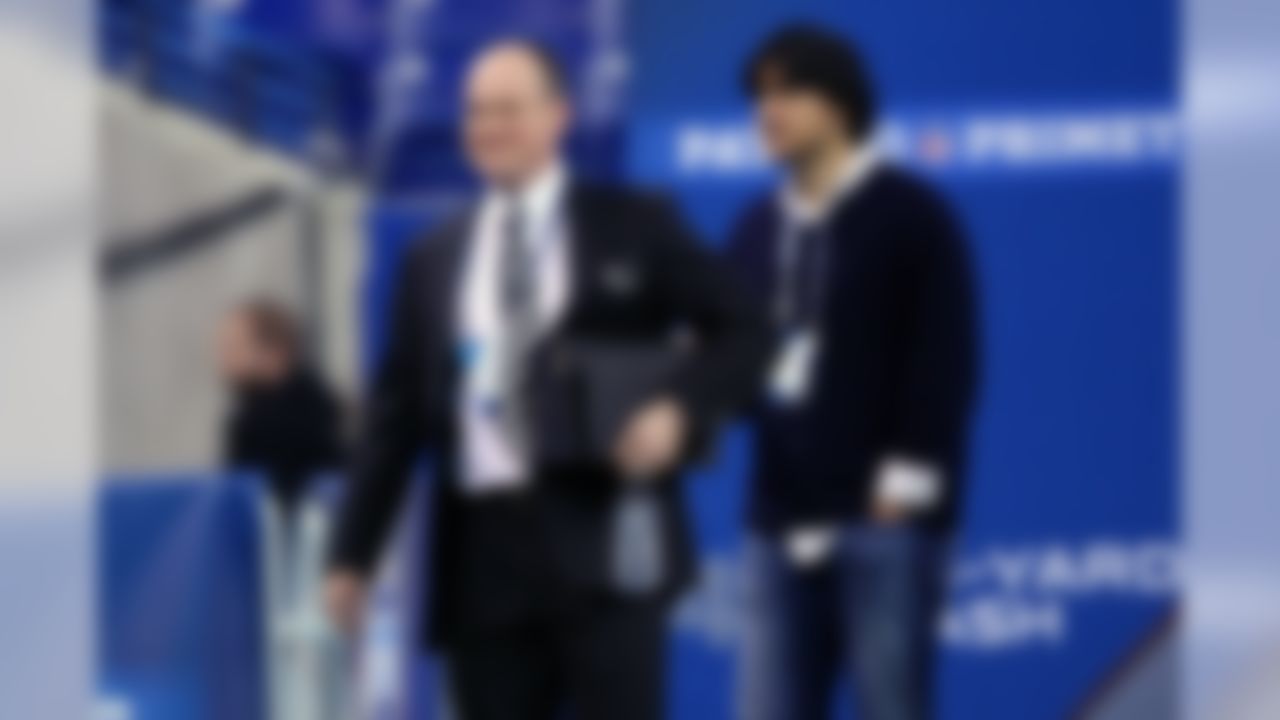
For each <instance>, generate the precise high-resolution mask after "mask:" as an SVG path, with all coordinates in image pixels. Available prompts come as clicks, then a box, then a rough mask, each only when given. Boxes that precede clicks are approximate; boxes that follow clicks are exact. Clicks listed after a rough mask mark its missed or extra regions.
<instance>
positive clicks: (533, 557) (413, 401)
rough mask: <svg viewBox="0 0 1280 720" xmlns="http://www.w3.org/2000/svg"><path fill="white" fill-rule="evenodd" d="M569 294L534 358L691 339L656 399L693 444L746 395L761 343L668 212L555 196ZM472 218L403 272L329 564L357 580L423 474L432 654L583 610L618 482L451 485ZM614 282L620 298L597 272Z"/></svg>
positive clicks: (625, 202) (678, 524) (747, 310)
mask: <svg viewBox="0 0 1280 720" xmlns="http://www.w3.org/2000/svg"><path fill="white" fill-rule="evenodd" d="M567 202H568V205H569V207H568V213H567V214H568V219H569V224H570V227H569V238H570V239H569V241H570V242H571V243H572V251H571V255H572V262H573V268H572V273H571V275H572V279H571V282H572V283H573V294H572V299H571V304H570V307H569V308H567V310H566V313H565V316H564V318H563V321H562V323H561V324H560V326H559V327H558V329H557V330H556V331H555V332H553V333H552V334H551V336H550V337H548V338H545V339H544V340H543V343H544V347H545V346H546V345H554V344H555V343H557V342H562V341H570V340H593V341H594V340H605V341H613V340H616V341H619V342H631V341H660V340H661V339H662V338H664V337H666V336H667V335H668V334H669V333H670V332H671V331H672V329H673V328H677V327H681V326H688V327H690V328H691V329H692V330H693V331H694V332H695V334H696V336H697V338H698V349H697V351H696V352H695V353H694V355H693V357H692V359H691V361H690V362H689V363H688V364H687V365H685V366H684V367H683V369H682V371H681V372H679V373H678V374H677V376H676V377H674V378H673V380H672V382H671V383H670V386H669V388H667V390H668V391H669V393H670V394H671V395H672V396H674V397H675V398H676V399H678V400H679V401H680V402H681V403H682V404H683V406H684V408H685V409H686V411H687V412H688V414H689V416H690V417H691V419H692V421H693V424H694V425H695V426H696V427H697V428H699V429H706V428H711V427H714V426H715V425H716V424H717V423H718V422H719V421H720V420H721V419H722V418H724V417H725V416H726V415H728V414H729V413H731V412H733V411H734V409H735V406H736V405H737V404H738V403H740V402H743V401H745V400H746V399H747V397H748V396H749V395H750V393H751V392H752V390H753V389H754V388H755V386H756V385H757V382H758V375H759V372H760V368H761V366H762V364H763V360H764V357H765V350H766V346H767V342H768V340H767V331H766V330H765V327H764V324H763V321H762V316H761V314H760V313H759V312H757V309H756V307H755V306H754V305H753V304H752V303H751V302H750V301H749V300H748V299H747V297H746V295H745V294H744V293H742V292H740V291H739V290H738V289H737V287H736V286H735V284H734V282H733V281H732V280H731V273H729V272H728V271H727V270H722V268H721V267H719V266H718V265H717V263H716V262H715V261H714V259H713V257H712V256H711V255H710V254H709V253H708V252H707V251H705V250H704V249H703V248H702V246H701V244H700V243H699V242H698V240H697V239H696V238H695V237H694V236H693V235H692V234H691V233H690V232H689V230H688V229H687V228H686V227H685V225H684V224H683V222H682V221H681V220H680V218H679V217H678V216H677V214H676V212H675V211H674V210H673V209H672V208H671V207H670V206H669V205H668V204H666V203H665V202H662V201H660V200H657V199H656V198H652V197H648V196H644V195H641V194H637V193H634V192H629V191H625V190H620V189H612V188H603V187H591V186H582V185H575V186H572V187H571V189H570V191H569V193H568V198H567ZM469 218H470V213H465V214H464V216H463V217H460V218H458V219H456V220H454V221H452V222H449V223H447V224H445V226H444V227H442V228H441V229H440V230H438V231H437V232H435V233H434V234H432V236H431V237H429V238H428V239H427V240H426V241H425V242H421V243H419V244H418V245H417V246H416V247H415V248H414V250H413V251H412V252H411V255H410V257H409V258H408V260H407V262H406V265H405V268H404V272H403V276H402V280H401V281H400V283H399V288H398V299H397V301H396V303H395V310H394V317H392V318H391V322H392V325H393V327H392V330H391V337H390V347H389V349H388V351H387V354H386V357H385V359H384V360H383V362H382V365H381V367H380V368H379V370H378V372H377V377H376V380H375V384H374V387H373V391H372V397H370V398H369V401H368V407H367V408H366V413H367V418H366V421H365V423H364V432H363V436H362V440H361V441H360V442H359V446H358V449H357V453H356V459H355V465H354V471H353V472H354V478H353V480H354V482H353V484H352V490H351V495H350V497H349V499H348V501H347V502H346V503H345V506H344V508H343V510H342V513H341V517H340V520H339V525H338V531H337V537H336V544H335V547H334V554H333V561H334V563H336V564H337V565H339V566H344V567H348V568H354V569H356V570H359V571H361V572H366V573H367V572H369V571H371V570H372V568H373V567H374V564H375V560H376V558H377V556H378V554H379V550H380V548H381V547H382V545H383V542H384V538H385V536H386V534H387V531H388V529H389V528H390V527H391V525H392V520H393V516H394V514H395V510H396V508H397V506H398V504H399V502H400V498H401V497H402V495H403V491H404V487H405V483H406V478H407V476H408V474H409V470H410V466H411V465H412V464H413V462H414V459H415V458H416V457H417V456H418V455H419V454H420V452H421V451H422V450H424V449H427V450H430V451H432V454H433V456H434V457H435V459H436V461H437V462H436V470H437V477H436V479H437V482H436V484H435V490H434V492H435V501H434V502H433V503H432V505H433V507H434V522H433V533H432V534H433V544H434V548H433V552H432V554H431V557H432V561H433V571H432V586H431V597H430V598H429V600H430V602H431V604H432V612H431V622H430V623H429V626H430V627H431V629H432V630H433V637H434V640H436V641H437V642H449V641H450V640H452V639H454V638H456V637H459V636H461V635H464V634H466V633H468V632H472V631H483V630H486V629H490V628H493V627H496V626H500V625H502V624H503V623H513V622H519V621H521V620H522V619H526V618H529V617H532V616H534V615H535V614H536V613H540V612H544V611H548V610H564V609H568V608H573V607H576V606H577V605H578V604H579V603H583V602H590V601H592V600H593V599H596V598H598V597H599V595H600V594H601V593H604V592H606V587H607V579H606V578H607V575H606V573H607V563H606V544H607V543H606V535H607V515H608V512H607V511H608V509H609V508H610V507H611V502H610V500H611V499H612V498H613V497H614V495H615V493H616V491H617V489H618V488H619V487H620V484H619V482H618V481H617V479H616V478H615V477H613V474H612V473H611V472H610V471H608V470H605V469H603V468H596V469H594V470H592V469H587V468H582V469H579V470H577V471H572V472H566V471H560V472H539V473H538V477H537V478H536V482H535V484H534V491H533V492H531V493H527V494H525V495H522V496H520V497H517V498H510V499H496V500H495V499H484V500H477V499H468V498H464V497H462V496H461V495H460V493H459V492H458V488H457V484H456V482H455V481H456V468H455V459H456V458H455V447H456V444H457V443H456V440H457V439H458V430H457V428H456V427H455V425H456V420H457V417H456V414H457V411H456V397H457V394H458V390H459V387H458V385H459V383H458V378H459V369H458V367H457V362H456V352H455V346H456V329H455V327H454V318H455V317H456V316H457V313H456V309H455V298H457V297H458V290H457V288H458V281H459V278H460V275H461V272H462V265H463V264H465V256H466V253H465V252H464V250H465V246H466V244H467V242H468V240H469V237H470V219H469ZM620 264H621V265H625V266H627V267H628V268H629V269H630V270H631V271H632V274H633V275H634V278H633V279H634V280H635V282H634V283H631V284H632V285H633V286H634V287H632V288H630V290H631V291H630V292H618V288H617V287H616V285H617V283H616V282H610V280H609V278H608V275H609V273H610V268H616V267H618V266H619V265H620ZM661 488H662V489H661V497H662V507H663V510H664V526H665V528H666V547H667V548H668V551H669V557H668V558H667V559H668V567H670V568H673V569H674V570H675V572H673V573H670V574H669V582H668V583H667V586H666V587H664V588H663V594H664V595H669V594H670V593H674V592H675V591H676V590H678V589H679V588H680V587H681V586H682V585H683V584H685V583H686V582H687V581H688V580H689V577H690V574H691V572H692V555H691V548H690V544H689V537H688V531H687V528H686V523H685V518H684V516H683V513H682V507H681V503H680V501H679V489H678V487H677V486H676V485H675V484H674V483H672V482H669V481H668V482H664V483H662V484H661Z"/></svg>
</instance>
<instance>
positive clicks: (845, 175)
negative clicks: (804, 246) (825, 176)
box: [779, 145, 880, 225]
mask: <svg viewBox="0 0 1280 720" xmlns="http://www.w3.org/2000/svg"><path fill="white" fill-rule="evenodd" d="M879 165H880V154H879V153H878V152H877V151H876V150H875V149H874V148H872V147H871V146H866V145H863V146H858V147H855V148H854V149H852V150H850V151H849V154H848V155H847V156H846V157H845V161H844V165H843V166H842V167H841V168H840V174H839V175H838V176H837V177H836V183H835V186H834V187H833V188H832V189H831V192H830V193H828V194H827V196H826V198H824V199H823V200H821V201H820V202H813V201H812V200H810V199H808V198H806V197H804V196H803V195H801V194H800V193H799V191H798V190H797V189H796V187H795V185H794V184H792V183H790V182H788V183H787V184H785V185H784V186H783V188H782V191H781V193H780V196H779V204H780V206H781V208H782V212H783V215H784V216H785V217H786V218H787V220H788V221H790V222H794V223H797V224H801V225H807V224H809V223H814V222H821V221H823V220H825V219H826V218H827V216H829V215H830V214H831V211H832V210H833V209H834V208H835V207H836V205H838V204H839V203H840V202H841V201H842V200H844V199H846V198H847V197H849V196H850V195H852V194H853V193H854V192H855V191H857V190H858V188H860V187H862V185H863V184H865V183H866V180H867V178H868V177H870V176H871V174H872V172H873V171H875V169H876V168H877V167H879Z"/></svg>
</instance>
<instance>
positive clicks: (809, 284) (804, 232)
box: [774, 223, 831, 327]
mask: <svg viewBox="0 0 1280 720" xmlns="http://www.w3.org/2000/svg"><path fill="white" fill-rule="evenodd" d="M806 236H807V237H806ZM806 244H809V245H811V247H808V248H806V247H804V246H805V245H806ZM830 245H831V233H830V230H829V229H828V228H827V226H826V224H825V223H822V224H814V225H810V226H807V227H806V226H801V225H799V224H797V223H788V224H787V229H786V230H785V234H784V236H783V241H782V243H781V247H780V248H779V252H778V283H777V288H778V289H777V292H776V293H775V296H774V316H775V320H776V321H777V324H778V325H779V326H781V327H790V326H792V325H795V324H797V323H799V322H804V321H808V322H813V321H815V320H817V319H818V318H817V317H803V318H802V317H800V313H801V311H802V309H807V310H808V311H809V312H810V313H811V314H812V315H814V316H817V315H819V314H820V313H821V308H822V303H823V302H824V300H825V297H826V292H827V282H828V277H827V276H828V267H827V265H828V263H827V261H828V255H829V253H830ZM806 250H807V251H808V252H807V253H806ZM806 261H807V262H806ZM802 297H804V298H805V300H807V303H806V302H801V298H802Z"/></svg>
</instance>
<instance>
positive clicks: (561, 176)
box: [486, 161, 569, 228]
mask: <svg viewBox="0 0 1280 720" xmlns="http://www.w3.org/2000/svg"><path fill="white" fill-rule="evenodd" d="M568 184H569V173H568V171H567V170H566V168H565V166H564V164H563V163H562V162H560V161H556V162H554V163H552V164H551V165H549V166H547V167H546V168H544V169H543V170H541V171H540V172H539V173H538V174H537V175H535V176H534V177H533V179H532V180H531V181H530V182H528V183H527V184H526V185H525V186H524V187H523V188H520V189H519V190H517V191H515V192H504V191H500V190H498V189H496V188H490V189H489V190H488V192H487V193H486V204H488V205H489V206H490V207H492V208H494V209H495V210H505V209H507V208H508V207H510V203H511V202H513V201H514V202H517V203H519V205H520V209H521V210H522V212H523V213H524V222H525V223H526V224H527V226H528V227H534V228H536V227H545V225H546V223H548V222H551V221H553V220H554V218H555V216H556V213H557V212H558V211H559V210H560V201H561V199H562V198H563V197H564V194H565V191H566V189H567V187H568Z"/></svg>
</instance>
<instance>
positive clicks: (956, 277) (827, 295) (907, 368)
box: [731, 26, 977, 720]
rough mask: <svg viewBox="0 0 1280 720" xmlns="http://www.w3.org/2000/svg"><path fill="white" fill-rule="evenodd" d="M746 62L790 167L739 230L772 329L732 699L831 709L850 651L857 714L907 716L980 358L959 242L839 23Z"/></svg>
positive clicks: (775, 146) (739, 253)
mask: <svg viewBox="0 0 1280 720" xmlns="http://www.w3.org/2000/svg"><path fill="white" fill-rule="evenodd" d="M745 84H746V89H747V91H748V92H749V94H750V95H751V97H752V98H753V99H754V100H755V103H756V109H757V117H758V122H759V127H760V130H761V133H762V135H763V137H764V142H765V145H766V147H767V149H768V151H769V153H770V155H771V156H772V157H773V158H775V159H776V160H777V161H778V162H779V163H780V164H781V166H782V169H783V171H784V174H785V181H784V184H783V186H782V187H781V188H780V189H779V191H778V192H776V193H773V194H770V195H768V196H766V197H764V198H762V199H760V200H759V201H757V202H755V203H754V204H752V205H751V206H750V208H749V209H748V210H747V211H746V212H745V213H744V214H743V216H742V218H741V220H740V222H739V223H738V225H737V228H736V230H735V231H734V234H733V238H732V242H731V253H732V254H733V257H734V260H735V264H736V266H737V267H738V268H739V270H740V271H741V272H742V273H743V275H744V276H745V278H746V280H747V282H749V283H750V286H751V287H757V288H762V289H764V291H765V292H767V294H768V297H769V298H771V300H772V308H771V310H772V319H773V321H774V329H775V334H776V340H777V341H776V350H775V355H774V360H773V365H772V367H771V369H770V371H769V377H768V379H767V382H766V388H765V393H764V394H765V397H764V400H763V401H762V402H761V405H760V410H759V412H758V414H757V417H756V420H757V425H758V428H757V429H758V435H757V440H758V443H757V446H756V457H755V468H754V478H753V485H752V488H751V499H750V531H751V533H750V537H749V539H748V551H747V553H748V554H747V563H748V575H749V581H748V582H749V587H750V589H749V603H750V605H749V610H748V611H749V613H750V615H749V617H750V620H749V625H750V627H749V630H748V632H749V633H750V639H749V640H748V642H747V643H746V645H745V648H746V651H745V657H744V658H743V675H742V678H741V684H742V687H741V689H742V695H741V701H742V703H743V704H742V715H743V716H744V717H746V718H760V719H761V720H764V719H768V720H804V719H806V718H819V717H825V716H826V714H827V712H828V709H829V700H830V696H831V689H832V684H833V682H834V680H835V678H836V674H837V672H838V670H839V669H840V668H841V667H843V668H846V670H847V671H848V672H850V673H851V676H852V679H853V681H854V683H853V684H854V687H855V692H856V696H857V698H858V700H859V701H860V706H861V708H862V710H863V712H862V713H860V716H861V717H866V718H868V720H899V719H901V720H908V719H910V720H919V719H922V718H926V717H929V716H930V697H931V695H930V689H931V684H932V666H933V659H934V658H933V646H934V634H935V625H934V617H935V613H936V611H937V607H938V602H939V600H940V598H941V593H942V585H943V578H944V572H945V563H944V559H945V549H946V540H947V538H948V537H949V534H950V532H951V529H952V527H953V524H954V521H955V517H956V511H957V509H958V507H959V505H960V500H961V495H962V482H961V470H962V468H963V464H964V462H963V461H964V445H965V434H966V427H967V424H968V423H967V421H968V416H969V409H970V405H971V402H972V399H973V395H974V387H975V377H976V374H977V359H976V350H975V347H976V341H975V329H974V298H973V290H972V287H971V283H972V279H971V277H970V270H969V261H968V256H967V250H966V248H965V245H964V242H963V241H962V239H961V237H960V231H959V229H958V228H957V227H956V225H955V222H954V221H953V219H952V217H951V213H950V212H949V211H948V209H947V208H946V206H945V204H944V203H943V202H942V201H941V199H940V198H939V197H938V196H937V195H936V194H935V193H934V192H933V191H931V190H930V189H929V188H927V187H926V186H924V185H923V184H921V183H920V182H919V181H918V180H916V179H915V178H913V177H911V176H909V175H907V174H905V173H904V172H903V171H901V170H899V169H897V168H894V167H891V166H889V165H888V164H886V163H885V162H882V161H881V160H880V159H879V158H878V157H877V155H876V154H875V151H874V150H873V148H872V147H871V143H870V138H871V132H872V128H873V125H874V119H875V110H874V102H873V96H872V90H871V87H870V84H869V82H868V80H867V78H866V77H865V75H864V72H863V69H862V67H861V65H860V63H859V61H858V58H857V55H856V54H855V52H854V51H853V49H852V48H851V47H850V46H849V45H848V43H847V42H846V41H845V40H844V39H842V38H841V37H839V36H837V35H834V34H832V33H830V32H828V31H825V30H822V29H819V28H815V27H806V26H793V27H789V28H786V29H783V30H781V31H779V32H777V33H776V34H775V35H773V36H771V37H770V38H768V39H767V40H766V41H765V42H764V44H763V45H762V46H761V47H760V48H759V50H758V51H757V52H756V54H755V55H754V56H753V57H752V58H751V59H750V61H749V63H748V64H747V67H746V72H745Z"/></svg>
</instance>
